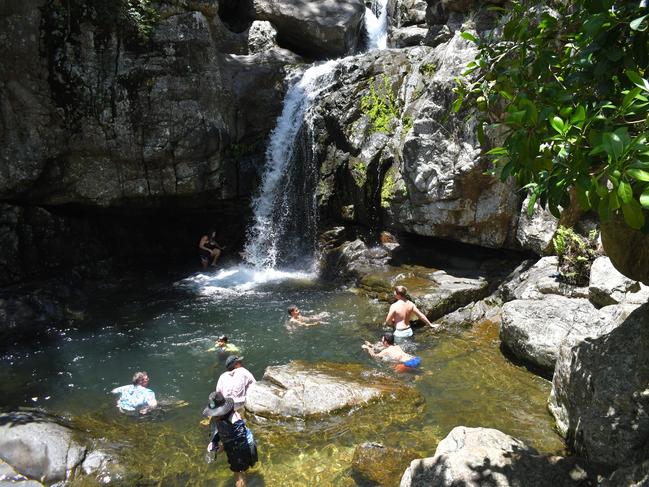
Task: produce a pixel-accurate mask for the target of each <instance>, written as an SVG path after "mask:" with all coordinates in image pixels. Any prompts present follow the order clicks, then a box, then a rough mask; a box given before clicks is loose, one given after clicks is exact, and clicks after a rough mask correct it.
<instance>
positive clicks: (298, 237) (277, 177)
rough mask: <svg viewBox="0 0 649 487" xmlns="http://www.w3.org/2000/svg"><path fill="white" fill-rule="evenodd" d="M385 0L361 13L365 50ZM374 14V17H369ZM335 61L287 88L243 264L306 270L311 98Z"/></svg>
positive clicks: (379, 25) (313, 224)
mask: <svg viewBox="0 0 649 487" xmlns="http://www.w3.org/2000/svg"><path fill="white" fill-rule="evenodd" d="M386 5H387V0H376V1H375V4H374V5H373V9H370V8H368V9H367V12H366V15H365V30H366V32H367V34H368V43H367V47H368V49H370V50H371V49H383V48H385V46H386V38H387V12H386V10H387V9H386ZM375 12H378V16H377V15H376V14H375ZM337 64H338V61H335V60H334V61H329V62H326V63H324V64H319V65H316V66H312V67H311V68H309V69H307V70H306V71H304V73H303V74H302V77H301V78H300V79H299V80H297V81H295V80H293V84H292V86H291V87H290V88H289V90H288V92H287V94H286V98H285V101H284V107H283V109H282V113H281V115H280V117H279V118H278V120H277V125H276V127H275V129H274V130H273V132H272V134H271V138H270V143H269V146H268V149H267V151H266V170H265V173H264V175H263V177H262V183H261V189H260V193H259V196H258V197H257V198H256V199H255V201H254V202H253V210H254V219H253V223H252V225H251V227H250V229H249V230H248V241H247V243H246V247H245V256H246V261H247V262H248V263H249V264H251V265H253V266H254V267H255V268H258V269H276V268H277V267H282V268H292V269H310V268H311V267H312V264H313V257H314V255H315V251H316V243H315V236H316V231H317V202H316V195H315V187H316V184H317V178H318V170H317V167H315V164H314V163H313V162H312V160H311V159H312V157H311V154H312V141H311V140H310V139H311V134H312V130H310V121H311V115H310V114H311V111H310V108H311V106H312V102H313V100H314V99H315V98H316V97H317V96H318V95H319V94H320V93H322V92H323V91H324V90H325V89H327V87H328V86H329V85H330V84H331V82H332V77H333V70H334V68H335V66H336V65H337Z"/></svg>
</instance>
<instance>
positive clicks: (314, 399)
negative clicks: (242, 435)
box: [246, 362, 403, 419]
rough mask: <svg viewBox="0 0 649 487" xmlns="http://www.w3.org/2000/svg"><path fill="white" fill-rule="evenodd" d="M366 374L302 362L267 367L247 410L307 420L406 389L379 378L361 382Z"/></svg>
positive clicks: (254, 387) (251, 393) (253, 389)
mask: <svg viewBox="0 0 649 487" xmlns="http://www.w3.org/2000/svg"><path fill="white" fill-rule="evenodd" d="M362 372H363V370H362V369H360V368H358V367H349V366H347V365H346V366H345V367H344V368H341V367H336V366H333V365H327V364H318V365H313V364H304V363H300V362H290V363H288V364H285V365H275V366H270V367H266V370H265V372H264V376H263V378H262V380H261V381H258V382H257V383H255V384H253V385H252V386H251V387H250V389H248V393H247V396H246V410H247V411H249V412H250V413H252V414H254V415H256V416H261V417H264V418H276V419H279V418H286V419H291V418H292V419H306V418H310V417H318V416H322V415H327V414H334V413H336V412H339V411H340V410H343V409H348V408H350V407H352V406H363V405H366V404H367V403H369V402H370V401H373V400H376V399H379V398H381V397H383V396H384V395H386V394H398V393H399V392H400V390H401V392H403V386H401V385H398V384H386V383H385V381H384V380H380V379H379V378H375V380H371V379H368V378H363V379H361V374H362Z"/></svg>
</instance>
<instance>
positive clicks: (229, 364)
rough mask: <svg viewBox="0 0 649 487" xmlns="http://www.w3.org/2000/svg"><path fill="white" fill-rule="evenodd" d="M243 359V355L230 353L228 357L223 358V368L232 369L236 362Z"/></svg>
mask: <svg viewBox="0 0 649 487" xmlns="http://www.w3.org/2000/svg"><path fill="white" fill-rule="evenodd" d="M242 360H243V357H238V356H237V355H230V356H229V357H228V358H226V359H225V368H226V369H228V370H232V368H233V367H234V364H236V363H237V362H241V361H242Z"/></svg>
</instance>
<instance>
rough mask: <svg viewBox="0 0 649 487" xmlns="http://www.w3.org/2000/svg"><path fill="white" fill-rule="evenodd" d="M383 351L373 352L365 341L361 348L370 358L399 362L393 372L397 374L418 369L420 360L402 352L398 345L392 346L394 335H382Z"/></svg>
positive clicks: (371, 347) (369, 344)
mask: <svg viewBox="0 0 649 487" xmlns="http://www.w3.org/2000/svg"><path fill="white" fill-rule="evenodd" d="M381 345H382V347H383V349H382V350H381V351H380V352H378V353H377V352H375V351H374V346H373V345H372V344H371V343H370V342H368V341H366V342H365V343H364V344H363V345H361V348H364V349H365V350H367V353H369V354H370V355H371V356H372V357H376V358H380V359H383V360H387V361H389V362H399V363H398V364H397V365H396V366H395V368H394V370H396V371H397V372H407V371H412V370H413V369H416V368H418V367H419V366H420V365H421V359H420V358H419V357H415V356H413V355H410V354H407V353H406V352H404V351H403V350H402V349H401V347H400V346H399V345H395V344H394V334H393V333H389V332H388V333H384V334H383V336H382V337H381Z"/></svg>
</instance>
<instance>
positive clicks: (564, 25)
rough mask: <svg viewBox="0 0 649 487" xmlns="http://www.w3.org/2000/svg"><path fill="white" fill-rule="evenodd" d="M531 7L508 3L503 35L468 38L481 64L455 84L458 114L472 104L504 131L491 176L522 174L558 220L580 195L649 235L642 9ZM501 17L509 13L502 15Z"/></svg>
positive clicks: (648, 102)
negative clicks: (468, 102) (573, 196)
mask: <svg viewBox="0 0 649 487" xmlns="http://www.w3.org/2000/svg"><path fill="white" fill-rule="evenodd" d="M534 5H535V4H534V3H532V2H528V1H525V0H514V1H513V2H511V4H508V8H507V11H506V12H507V14H506V16H505V17H504V18H503V22H504V25H503V27H502V29H501V30H502V32H501V34H500V36H499V37H496V34H495V32H496V30H494V31H493V32H492V34H490V37H489V38H487V39H477V38H476V37H475V36H473V35H472V34H470V33H468V32H465V33H463V37H464V38H465V39H468V40H470V41H472V42H475V43H476V44H477V47H478V56H477V57H476V59H475V61H473V62H471V63H469V64H468V65H467V69H466V71H465V72H464V73H463V77H462V78H458V79H457V87H456V92H457V94H458V97H457V100H456V102H455V104H454V109H455V110H456V111H457V110H459V108H460V106H461V105H462V103H463V102H464V100H467V99H469V100H474V101H475V104H476V105H477V107H478V109H479V110H480V113H481V117H480V118H481V121H480V122H481V123H479V124H478V137H479V139H480V141H481V143H483V144H484V143H485V140H484V139H485V138H484V132H485V128H486V127H487V126H488V125H491V127H492V128H495V129H497V130H496V131H495V132H494V133H502V134H504V136H503V141H502V145H501V146H499V147H494V148H492V149H491V150H489V151H488V152H487V154H488V156H489V157H490V158H491V160H492V162H493V168H492V171H493V173H494V174H495V175H497V176H499V177H500V178H501V179H503V180H505V179H507V178H508V177H510V176H514V177H515V178H516V179H517V181H518V183H519V184H520V185H521V186H524V187H525V188H526V189H527V190H528V191H529V192H530V194H531V204H530V205H529V207H528V210H529V211H530V212H531V211H532V210H533V208H534V205H535V204H536V203H537V202H538V203H540V204H541V205H542V206H543V207H546V206H547V207H548V208H549V210H550V211H551V212H552V214H554V215H555V216H559V214H560V208H567V207H568V205H569V204H570V197H569V195H570V192H571V191H574V192H575V194H576V196H577V199H578V201H579V204H580V206H581V207H582V208H583V209H584V210H590V209H593V210H595V211H597V212H598V213H599V215H600V218H601V219H602V220H607V219H608V218H610V216H611V214H612V213H613V212H619V211H621V212H622V214H623V215H624V220H625V221H626V223H627V225H629V226H630V227H632V228H635V229H643V230H644V231H649V218H647V212H646V209H649V141H648V138H649V133H648V127H649V111H648V108H649V81H647V77H648V76H649V37H648V32H647V30H648V29H647V28H648V25H649V16H648V15H647V8H646V7H640V6H639V5H640V2H638V1H635V2H630V1H627V2H616V1H614V0H576V1H574V2H554V3H553V6H554V7H555V8H557V9H558V10H557V12H552V11H550V10H549V9H547V8H545V9H544V8H542V7H543V6H542V5H537V9H536V12H539V13H532V12H531V7H533V6H534ZM494 8H495V9H499V10H504V9H502V8H500V7H494Z"/></svg>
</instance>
